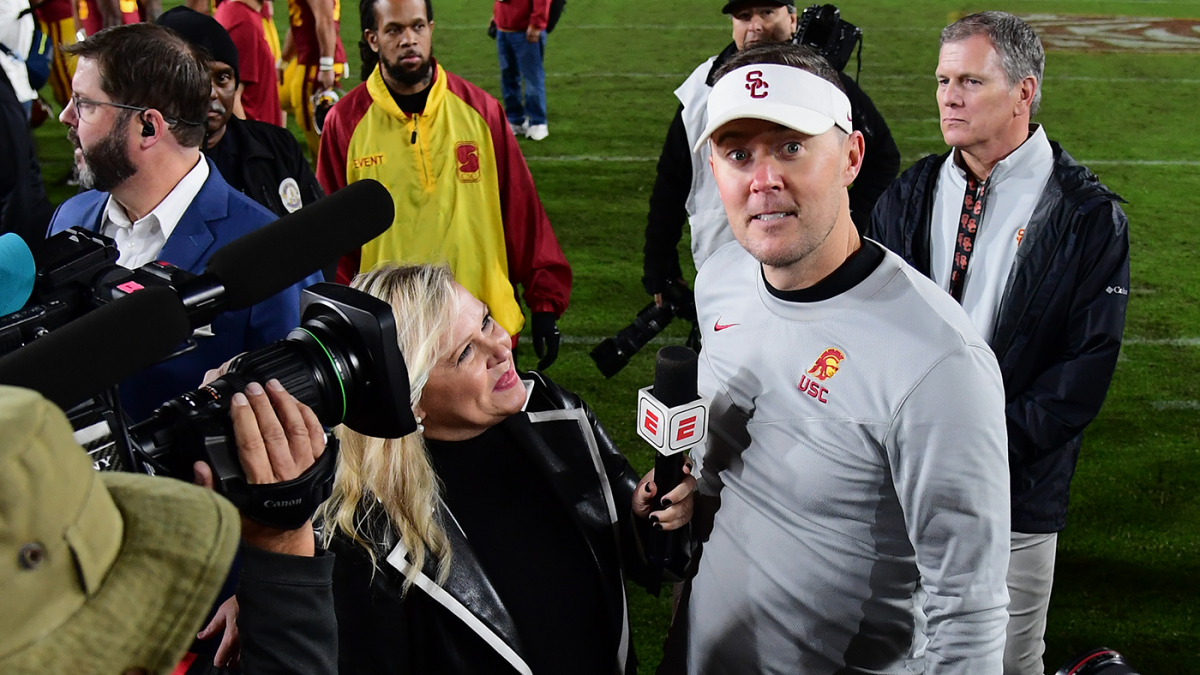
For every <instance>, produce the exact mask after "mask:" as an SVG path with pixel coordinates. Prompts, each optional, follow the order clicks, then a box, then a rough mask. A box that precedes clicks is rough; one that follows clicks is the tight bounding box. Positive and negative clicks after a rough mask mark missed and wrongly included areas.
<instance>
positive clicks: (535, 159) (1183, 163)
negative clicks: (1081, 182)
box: [525, 136, 1200, 167]
mask: <svg viewBox="0 0 1200 675" xmlns="http://www.w3.org/2000/svg"><path fill="white" fill-rule="evenodd" d="M896 140H898V141H901V142H910V143H933V142H941V140H942V139H941V137H940V136H913V137H898V138H897V139H896ZM924 156H925V155H918V156H913V157H905V158H904V162H905V163H906V164H912V163H913V162H915V161H917V160H918V159H921V158H922V157H924ZM525 161H526V162H530V163H555V164H573V163H583V162H615V163H627V164H636V163H641V162H657V161H658V155H544V156H538V155H530V156H527V157H525ZM1080 164H1083V165H1084V166H1146V167H1155V166H1164V167H1172V166H1173V167H1190V166H1200V161H1198V160H1191V159H1084V160H1080Z"/></svg>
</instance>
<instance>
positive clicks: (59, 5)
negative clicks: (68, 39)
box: [33, 0, 73, 24]
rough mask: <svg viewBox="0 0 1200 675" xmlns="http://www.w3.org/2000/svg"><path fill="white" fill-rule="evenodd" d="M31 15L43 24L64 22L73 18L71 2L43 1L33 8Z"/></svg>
mask: <svg viewBox="0 0 1200 675" xmlns="http://www.w3.org/2000/svg"><path fill="white" fill-rule="evenodd" d="M33 15H34V16H35V17H37V18H38V20H39V21H41V22H42V23H45V24H51V23H58V22H59V21H66V20H67V19H70V18H71V17H72V16H73V13H72V12H71V0H45V2H43V3H42V4H40V5H38V6H37V7H34V8H33Z"/></svg>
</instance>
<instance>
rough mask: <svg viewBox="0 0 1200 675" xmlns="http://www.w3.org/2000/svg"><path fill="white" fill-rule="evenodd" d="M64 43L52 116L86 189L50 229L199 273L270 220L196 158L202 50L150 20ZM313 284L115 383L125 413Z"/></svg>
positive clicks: (187, 378)
mask: <svg viewBox="0 0 1200 675" xmlns="http://www.w3.org/2000/svg"><path fill="white" fill-rule="evenodd" d="M67 49H68V52H69V53H71V54H75V55H76V56H78V58H79V60H78V63H77V66H76V69H75V77H74V79H73V80H72V88H73V89H74V95H73V96H72V97H71V102H70V104H68V105H67V107H66V108H64V109H63V112H62V114H61V115H60V116H59V119H60V120H61V121H62V123H63V124H65V125H67V127H69V130H68V132H67V137H68V138H69V139H70V140H71V142H72V143H73V144H74V145H75V163H76V167H77V168H78V170H79V182H80V185H81V186H82V187H83V188H84V189H86V190H87V191H86V192H83V193H82V194H79V195H77V196H76V197H73V198H72V199H70V200H68V201H67V202H66V203H64V204H63V205H62V206H61V207H59V209H58V211H57V212H56V213H55V214H54V219H53V220H52V221H51V223H50V232H49V233H50V234H51V235H53V234H57V233H59V232H61V231H63V230H66V229H67V228H70V227H76V226H78V227H83V228H86V229H88V230H91V231H93V232H98V233H100V234H103V235H105V236H107V237H110V238H112V239H113V240H115V241H116V244H117V248H118V250H119V251H120V258H119V259H118V261H117V262H118V264H120V265H122V266H124V267H128V268H131V269H132V268H137V267H141V266H142V265H145V264H147V263H150V262H154V261H156V260H158V261H164V262H168V263H171V264H173V265H175V266H176V267H178V268H180V269H183V270H186V271H188V272H193V273H200V272H202V271H203V270H204V267H205V266H206V265H207V264H208V259H209V258H210V257H211V256H212V254H213V253H215V252H216V251H217V250H218V249H219V248H221V247H222V246H223V245H225V244H227V243H229V242H231V241H233V240H234V239H237V238H238V237H240V236H242V235H244V234H246V233H248V232H251V231H253V230H256V229H258V228H259V227H262V226H263V225H265V224H267V223H269V222H271V221H272V220H274V219H275V216H274V214H272V213H271V212H270V211H267V210H266V209H265V208H263V207H262V206H259V205H258V204H256V203H255V202H254V201H252V200H251V199H250V198H249V197H246V196H245V195H243V194H241V193H239V192H237V191H236V190H234V189H233V188H231V187H229V185H228V184H227V183H226V182H225V180H224V179H223V178H221V174H220V173H219V172H218V171H217V170H216V168H215V167H214V166H213V164H212V162H211V161H210V160H207V159H205V158H203V157H201V154H200V145H201V143H202V142H203V141H204V133H205V119H206V115H207V113H208V108H209V96H210V93H211V91H212V80H211V78H210V76H209V64H208V58H207V57H206V56H204V55H203V54H202V53H200V52H199V51H197V50H196V49H194V48H193V47H192V46H190V45H189V44H188V43H187V42H185V41H184V40H183V39H182V38H180V37H179V36H178V35H176V34H175V33H173V32H172V31H170V30H169V29H166V28H163V27H161V26H156V25H153V24H133V25H129V26H118V27H115V28H111V29H107V30H103V31H100V32H99V33H97V34H95V35H93V36H92V37H90V38H88V39H86V40H84V41H83V42H80V43H77V44H74V45H71V46H70V47H68V48H67ZM315 281H319V277H318V276H317V275H313V276H311V277H309V278H308V279H307V280H306V282H304V283H301V284H297V285H295V286H292V287H291V288H289V289H288V290H286V291H284V292H282V293H280V294H279V295H276V296H275V297H273V298H271V299H269V300H266V301H264V302H262V303H259V304H258V305H255V306H254V307H251V308H249V309H245V310H239V311H235V312H226V313H224V314H222V315H220V316H219V317H217V318H216V319H214V320H213V323H212V326H211V330H210V331H202V332H198V333H197V335H196V336H195V341H196V347H195V349H192V350H191V351H189V352H187V353H185V354H182V355H180V356H177V357H175V358H173V359H171V360H169V361H166V362H164V363H161V364H159V365H157V366H155V367H153V368H150V369H147V370H145V371H143V372H142V373H139V374H138V375H136V376H134V377H132V378H129V379H128V380H126V381H125V382H123V383H122V384H121V400H122V403H123V405H124V406H125V410H126V412H128V413H129V415H130V416H131V417H132V418H133V419H134V420H140V419H143V418H145V417H147V416H148V415H149V414H150V413H151V412H152V411H153V410H154V408H155V407H157V406H158V405H159V404H161V403H162V402H163V401H165V400H167V399H169V398H171V397H173V396H176V395H178V394H180V393H182V392H184V391H188V390H191V389H194V388H195V387H197V386H198V385H199V384H200V381H201V378H202V377H203V376H204V372H205V371H206V370H207V369H209V368H211V367H212V366H213V365H214V364H218V363H222V362H224V361H226V360H228V359H230V358H232V357H233V356H235V355H237V354H239V353H241V352H244V351H248V350H251V349H256V348H258V347H261V346H263V345H265V344H268V343H270V342H273V341H275V340H278V339H281V338H283V337H284V336H285V335H286V334H287V332H288V331H289V330H291V329H292V328H294V327H295V326H296V324H297V323H299V294H300V288H302V287H303V286H305V285H308V284H309V283H313V282H315ZM201 333H203V334H201ZM98 357H99V358H103V355H98Z"/></svg>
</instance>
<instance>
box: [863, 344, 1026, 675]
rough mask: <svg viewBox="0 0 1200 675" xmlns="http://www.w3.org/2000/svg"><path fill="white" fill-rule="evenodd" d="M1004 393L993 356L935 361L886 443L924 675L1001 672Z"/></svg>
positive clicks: (969, 349)
mask: <svg viewBox="0 0 1200 675" xmlns="http://www.w3.org/2000/svg"><path fill="white" fill-rule="evenodd" d="M1007 447H1008V445H1007V436H1006V431H1005V421H1004V386H1003V383H1002V381H1001V378H1000V371H999V368H998V366H997V365H996V359H995V357H994V356H992V353H991V352H990V351H989V350H988V349H987V348H986V347H983V346H979V345H964V346H963V347H961V348H959V349H957V350H955V351H953V352H951V353H950V354H948V355H947V356H946V357H945V358H943V359H942V360H940V361H938V362H937V363H936V364H935V365H934V366H933V367H932V368H931V369H930V371H929V372H928V373H926V374H925V376H924V377H923V378H922V379H921V380H920V382H919V383H918V384H917V385H916V387H914V389H913V390H912V392H911V393H910V394H909V396H908V397H907V399H906V400H905V402H904V403H903V405H902V406H901V407H900V409H899V412H898V413H897V415H896V418H895V419H894V420H893V423H892V426H891V429H890V430H889V433H888V437H887V452H888V459H889V461H890V463H891V472H892V480H893V482H894V484H895V487H896V493H897V495H898V496H899V499H900V504H901V507H902V508H903V510H904V517H905V524H906V528H907V530H908V537H909V540H910V541H911V542H912V545H913V548H914V549H915V550H916V557H917V567H918V569H919V570H920V573H921V584H922V587H923V588H924V590H925V592H926V594H927V598H926V601H925V605H924V611H925V615H926V618H927V624H926V628H925V635H926V637H927V638H928V639H929V644H928V646H927V648H926V653H925V672H926V673H927V674H928V675H948V674H955V675H968V674H969V675H989V674H993V673H994V674H996V675H999V673H1000V672H1001V670H1002V658H1003V652H1004V631H1005V627H1006V625H1007V623H1008V612H1007V607H1008V589H1007V586H1006V585H1005V577H1006V575H1007V571H1008V555H1009V535H1010V525H1009V519H1010V510H1009V479H1008V450H1007Z"/></svg>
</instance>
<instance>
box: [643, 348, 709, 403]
mask: <svg viewBox="0 0 1200 675" xmlns="http://www.w3.org/2000/svg"><path fill="white" fill-rule="evenodd" d="M697 364H698V358H697V356H696V352H694V351H692V350H691V349H689V348H687V347H684V346H682V345H671V346H669V347H663V348H662V349H660V350H658V358H657V360H656V361H655V364H654V398H656V399H658V400H659V401H660V402H661V403H662V404H663V405H665V406H667V407H668V408H674V407H675V406H677V405H683V404H684V403H689V402H691V401H695V400H696V399H698V398H700V395H699V394H697V393H696V375H697Z"/></svg>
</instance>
